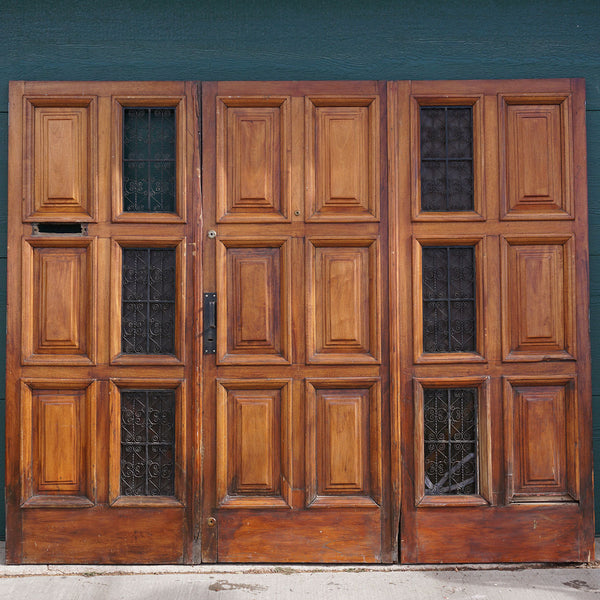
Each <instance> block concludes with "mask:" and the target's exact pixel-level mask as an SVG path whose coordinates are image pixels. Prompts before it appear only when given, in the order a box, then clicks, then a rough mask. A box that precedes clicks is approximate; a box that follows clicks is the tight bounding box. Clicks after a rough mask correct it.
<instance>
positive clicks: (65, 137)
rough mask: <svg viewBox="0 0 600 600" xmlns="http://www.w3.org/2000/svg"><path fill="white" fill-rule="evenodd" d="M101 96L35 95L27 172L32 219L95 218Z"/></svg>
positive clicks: (29, 123)
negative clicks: (97, 108)
mask: <svg viewBox="0 0 600 600" xmlns="http://www.w3.org/2000/svg"><path fill="white" fill-rule="evenodd" d="M95 110H96V109H95V100H94V98H91V97H87V98H86V97H84V98H55V99H52V98H44V99H37V98H30V99H28V101H27V102H26V124H27V128H28V129H29V131H28V137H27V146H26V148H25V152H26V155H30V156H31V157H32V163H30V164H29V165H28V166H29V170H28V171H26V189H27V190H28V194H30V195H28V196H27V197H26V204H25V206H26V207H25V215H24V216H25V217H26V218H28V220H36V219H39V220H42V221H48V220H53V219H56V220H66V219H69V220H71V219H77V220H84V221H89V220H92V219H93V217H94V213H95V210H94V202H95V198H94V190H95V186H96V182H95V181H94V173H95V172H96V165H95V161H96V151H95V144H96V140H95V138H94V135H95V130H96V113H95Z"/></svg>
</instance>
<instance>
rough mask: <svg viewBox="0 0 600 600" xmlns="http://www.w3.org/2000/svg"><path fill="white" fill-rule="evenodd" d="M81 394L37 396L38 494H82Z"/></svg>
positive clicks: (35, 410) (35, 396) (36, 454)
mask: <svg viewBox="0 0 600 600" xmlns="http://www.w3.org/2000/svg"><path fill="white" fill-rule="evenodd" d="M81 400H82V394H81V393H77V392H75V393H72V394H64V393H63V394H61V395H56V394H52V393H49V394H43V393H42V394H34V412H37V418H36V417H34V419H35V422H36V423H37V427H36V429H37V434H38V437H37V440H36V441H37V452H35V457H34V464H37V469H36V468H35V467H34V471H37V473H38V485H37V488H38V491H40V492H48V491H53V492H62V493H65V492H67V493H69V492H71V493H72V492H79V490H80V487H81V483H82V481H81V480H82V475H83V474H82V468H81V467H82V462H83V461H82V458H83V457H82V452H81V449H82V444H81V428H80V427H79V423H80V421H81V415H80V413H81V404H82V402H81Z"/></svg>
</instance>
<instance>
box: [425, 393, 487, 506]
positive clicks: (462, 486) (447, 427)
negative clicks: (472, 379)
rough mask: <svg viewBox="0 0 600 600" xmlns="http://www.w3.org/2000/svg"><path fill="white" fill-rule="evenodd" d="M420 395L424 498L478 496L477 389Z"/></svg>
mask: <svg viewBox="0 0 600 600" xmlns="http://www.w3.org/2000/svg"><path fill="white" fill-rule="evenodd" d="M423 393H424V400H423V419H424V421H423V423H424V428H423V431H424V453H425V462H424V466H425V473H424V477H425V494H426V495H428V496H439V495H468V494H477V493H478V475H477V388H452V389H425V390H423Z"/></svg>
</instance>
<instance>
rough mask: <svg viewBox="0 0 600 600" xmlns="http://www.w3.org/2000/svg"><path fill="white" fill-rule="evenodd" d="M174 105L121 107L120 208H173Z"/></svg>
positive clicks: (171, 210) (139, 209)
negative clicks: (121, 199) (170, 106)
mask: <svg viewBox="0 0 600 600" xmlns="http://www.w3.org/2000/svg"><path fill="white" fill-rule="evenodd" d="M175 123H176V117H175V109H174V108H124V109H123V210H124V211H125V212H174V211H175V194H176V190H175V179H176V173H175V158H176V127H175Z"/></svg>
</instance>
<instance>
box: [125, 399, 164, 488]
mask: <svg viewBox="0 0 600 600" xmlns="http://www.w3.org/2000/svg"><path fill="white" fill-rule="evenodd" d="M174 494H175V391H174V390H127V391H123V392H121V495H122V496H173V495H174Z"/></svg>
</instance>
